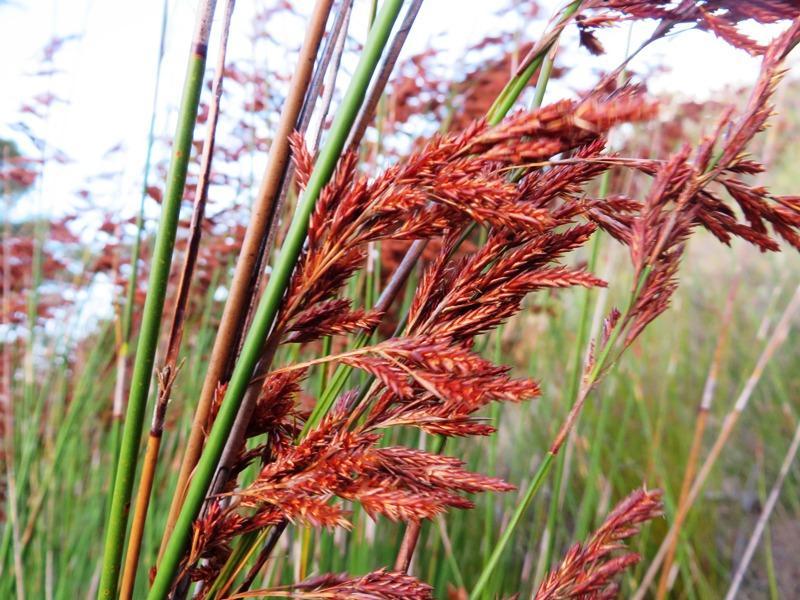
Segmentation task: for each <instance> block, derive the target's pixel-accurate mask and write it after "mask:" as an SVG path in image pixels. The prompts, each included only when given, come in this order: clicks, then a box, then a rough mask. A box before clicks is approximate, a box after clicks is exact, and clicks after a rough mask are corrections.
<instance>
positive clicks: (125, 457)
mask: <svg viewBox="0 0 800 600" xmlns="http://www.w3.org/2000/svg"><path fill="white" fill-rule="evenodd" d="M215 4H216V2H215V0H201V2H200V5H199V9H198V14H197V30H196V33H195V37H194V40H193V42H192V53H191V57H190V59H189V65H188V68H187V73H186V81H185V85H184V91H183V99H182V101H181V110H180V117H179V119H178V127H177V130H176V133H175V145H174V149H173V153H172V160H171V163H170V168H169V175H168V178H167V186H166V193H165V196H164V202H163V204H162V213H161V222H160V224H159V228H158V234H157V236H156V245H155V250H154V252H153V264H152V268H151V271H150V279H149V282H148V286H147V289H148V293H147V299H146V300H145V305H144V310H143V313H142V325H141V329H140V332H139V343H138V345H137V348H136V360H135V362H134V367H133V374H132V377H131V390H130V394H129V396H128V408H127V411H126V415H125V425H124V430H123V434H122V446H121V448H120V455H119V461H118V464H117V472H116V477H115V481H114V488H113V500H112V502H111V513H110V515H109V518H108V526H107V529H106V541H105V549H104V552H103V568H102V573H101V577H100V587H99V590H98V596H99V597H100V598H112V597H115V596H116V594H117V580H118V578H119V571H120V562H121V560H122V553H123V546H124V537H125V529H126V527H127V524H128V512H129V509H130V501H131V492H132V490H133V478H134V476H135V472H136V458H137V455H138V452H139V443H140V440H141V436H142V426H143V422H144V411H145V405H146V404H147V397H148V394H149V392H150V379H151V376H152V372H153V363H154V361H155V352H156V346H157V344H158V334H159V330H160V329H161V312H162V310H163V308H164V298H165V297H166V290H167V281H168V279H169V270H170V265H171V264H172V251H173V247H174V245H175V233H176V230H177V227H178V212H179V209H180V204H181V199H182V198H183V188H184V184H185V183H186V171H187V168H188V166H189V153H190V151H191V144H192V135H193V132H194V125H195V121H196V119H197V110H198V104H199V101H200V92H201V90H202V87H203V74H204V71H205V64H206V54H207V52H208V38H209V34H210V32H211V21H212V16H213V13H214V6H215Z"/></svg>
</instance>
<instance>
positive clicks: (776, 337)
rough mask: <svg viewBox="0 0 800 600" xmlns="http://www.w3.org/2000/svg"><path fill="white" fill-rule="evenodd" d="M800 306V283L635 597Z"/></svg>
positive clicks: (657, 564) (648, 582) (658, 564)
mask: <svg viewBox="0 0 800 600" xmlns="http://www.w3.org/2000/svg"><path fill="white" fill-rule="evenodd" d="M798 308H800V286H798V287H797V289H796V290H795V293H794V295H793V296H792V299H791V300H790V301H789V304H788V305H787V306H786V309H785V310H784V311H783V314H782V315H781V318H780V321H778V323H777V324H776V325H775V328H774V329H773V331H772V335H771V336H770V337H769V339H768V340H767V343H766V344H765V346H764V348H763V350H762V351H761V355H760V356H759V358H758V361H757V362H756V366H755V367H754V368H753V372H752V373H751V374H750V377H748V379H747V382H746V383H745V385H744V388H743V389H742V391H741V393H740V394H739V397H738V398H737V399H736V402H735V403H734V405H733V407H732V409H731V410H730V411H729V412H728V414H727V415H726V416H725V419H724V420H723V422H722V428H721V430H720V432H719V434H718V435H717V439H716V440H715V441H714V445H713V446H712V448H711V451H710V452H709V454H708V456H707V457H706V460H705V461H704V462H703V465H702V467H701V468H700V470H699V472H698V474H697V477H696V478H695V480H694V482H693V483H692V487H691V489H690V490H689V494H688V495H687V498H686V502H685V503H684V506H683V508H682V509H680V508H679V509H678V511H677V512H676V514H675V517H674V520H673V523H672V526H671V527H670V528H669V531H668V532H667V535H666V536H665V537H664V540H663V541H662V542H661V546H660V547H659V549H658V552H657V553H656V556H655V557H654V558H653V561H652V562H651V563H650V566H649V567H648V569H647V572H646V573H645V576H644V578H643V579H642V581H641V583H640V584H639V588H638V589H637V590H636V594H635V595H634V596H633V598H634V600H642V599H643V598H644V595H645V594H646V593H647V590H648V588H649V587H650V585H651V584H652V583H653V579H655V576H656V575H657V574H658V572H659V569H660V567H661V564H662V563H663V561H664V559H665V558H666V555H667V551H668V549H669V547H670V545H671V544H672V543H673V540H674V539H675V538H676V536H677V533H678V531H680V528H681V527H682V526H683V523H684V521H685V520H686V517H687V515H688V514H689V510H691V507H692V505H693V504H694V502H695V501H696V500H697V498H698V496H699V495H700V491H701V490H702V488H703V485H704V484H705V482H706V479H708V475H709V474H710V473H711V469H712V468H713V467H714V465H715V464H716V461H717V459H718V458H719V455H720V453H721V452H722V449H723V448H724V447H725V444H726V443H727V441H728V438H730V436H731V433H732V432H733V430H734V428H735V427H736V423H737V421H738V420H739V417H740V416H741V414H742V412H743V411H744V409H745V408H747V404H748V403H749V401H750V397H751V396H752V393H753V390H754V389H755V387H756V385H757V384H758V382H759V380H760V379H761V375H762V374H763V372H764V369H765V368H766V366H767V363H768V362H769V361H770V359H771V358H772V355H773V354H774V353H775V351H776V350H777V349H778V348H779V347H780V346H781V345H782V344H783V342H784V341H785V340H786V337H787V335H788V334H789V330H790V329H791V321H792V318H793V317H794V314H795V313H796V312H797V310H798Z"/></svg>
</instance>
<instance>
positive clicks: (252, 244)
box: [159, 0, 333, 559]
mask: <svg viewBox="0 0 800 600" xmlns="http://www.w3.org/2000/svg"><path fill="white" fill-rule="evenodd" d="M332 4H333V0H317V3H316V5H315V7H314V12H313V13H312V15H311V18H310V20H309V23H308V27H307V29H306V37H305V39H304V41H303V46H302V48H301V49H300V55H299V58H298V63H297V68H296V69H295V72H294V75H293V77H292V81H291V84H290V88H289V94H288V95H287V97H286V102H285V103H284V105H283V110H282V112H281V118H280V122H279V123H278V128H277V131H276V133H275V137H274V139H273V141H272V145H271V146H270V151H269V157H268V159H267V168H266V172H265V173H264V178H263V179H262V182H261V187H260V188H259V192H258V197H257V198H256V200H255V202H254V203H253V211H252V213H251V218H250V222H249V224H248V227H247V231H246V232H245V237H244V241H243V242H242V250H241V252H240V254H239V259H238V261H237V263H236V270H235V272H234V275H233V280H232V282H231V288H230V293H229V295H228V299H227V301H226V302H225V308H224V310H223V313H222V320H221V322H220V327H219V330H218V332H217V336H216V338H215V340H214V346H213V348H212V350H211V358H210V361H209V365H208V371H207V372H206V376H205V379H204V380H203V387H202V390H201V392H200V398H199V400H198V403H197V409H196V410H195V415H194V420H193V421H192V427H191V431H190V434H189V439H188V441H187V443H186V450H185V452H184V456H183V460H182V462H181V467H180V471H179V473H178V482H177V484H176V488H175V493H174V495H173V498H172V503H171V505H170V509H169V514H168V516H167V522H166V525H165V527H164V534H163V536H162V538H161V549H160V550H159V559H160V558H161V556H163V553H164V550H165V547H166V543H167V540H169V538H170V535H171V534H172V530H173V529H174V527H175V522H176V520H177V518H178V515H179V513H180V509H181V506H182V504H183V498H184V496H185V493H186V488H187V485H188V482H189V479H190V477H191V474H192V471H193V470H194V467H195V465H196V464H197V460H198V459H199V457H200V453H201V452H202V449H203V443H204V440H205V429H206V424H207V421H208V415H209V411H210V409H211V402H212V400H213V398H214V391H215V390H216V388H217V385H218V384H219V382H221V381H223V380H224V379H225V375H226V373H227V371H228V368H229V364H230V362H231V358H232V354H233V352H232V349H233V348H235V347H236V345H237V341H238V338H239V324H240V322H241V321H242V317H243V315H244V311H245V310H246V309H247V307H248V305H249V301H250V291H251V286H250V282H251V280H252V277H253V272H254V268H255V266H256V263H257V258H258V256H259V250H260V246H261V241H262V239H263V238H264V236H265V235H266V233H267V232H268V231H269V227H270V223H271V220H272V217H273V210H272V205H273V202H274V199H275V195H276V193H277V192H278V190H279V189H280V185H281V181H282V179H283V174H284V172H285V170H286V165H287V164H288V161H289V135H290V134H291V132H292V129H293V128H294V126H295V123H296V122H297V116H298V114H299V113H300V109H301V107H302V103H303V98H304V96H305V93H306V89H307V87H308V82H309V80H310V78H311V72H312V70H313V67H314V59H315V57H316V55H317V50H318V48H319V44H320V41H321V39H322V35H323V33H324V31H325V23H326V21H327V19H328V13H329V12H330V9H331V5H332Z"/></svg>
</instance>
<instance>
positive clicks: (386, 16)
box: [148, 0, 402, 600]
mask: <svg viewBox="0 0 800 600" xmlns="http://www.w3.org/2000/svg"><path fill="white" fill-rule="evenodd" d="M401 6H402V0H386V2H385V3H384V4H383V5H382V7H381V10H380V12H379V14H378V16H377V18H376V21H375V25H374V26H373V27H372V29H371V30H370V34H369V37H368V38H367V41H366V44H365V46H364V49H363V52H362V55H361V59H360V60H359V63H358V65H357V66H356V69H355V71H354V73H353V78H352V80H351V82H350V87H349V88H348V90H347V93H346V94H345V97H344V98H343V99H342V104H341V107H340V109H339V111H338V112H337V115H336V118H335V120H334V122H333V124H332V126H331V130H330V132H329V135H328V138H327V140H326V144H325V146H324V147H323V148H322V150H321V152H320V155H319V157H318V159H317V161H316V164H315V166H314V170H313V172H312V174H311V177H310V179H309V181H308V185H307V187H306V190H305V193H304V195H303V197H302V199H301V201H300V204H299V205H298V207H297V210H296V212H295V215H294V218H293V219H292V223H291V225H290V227H289V231H288V233H287V235H286V239H285V241H284V244H283V247H282V248H281V252H280V254H279V255H278V258H277V261H276V264H275V267H274V269H273V271H272V274H271V276H270V279H269V282H268V283H267V287H266V289H265V290H264V294H263V296H262V298H261V301H260V303H259V306H258V310H257V312H256V314H255V317H254V319H253V323H252V326H251V328H250V330H249V331H248V332H247V336H246V338H245V341H244V344H243V346H242V352H241V356H240V358H239V361H238V362H237V363H236V366H235V368H234V371H233V374H232V376H231V379H230V382H229V383H228V387H227V389H226V392H225V396H224V398H223V400H222V404H221V405H220V408H219V414H218V415H217V418H216V420H215V421H214V425H213V427H212V429H211V432H210V433H209V436H208V441H207V443H206V447H205V449H204V450H203V453H202V455H201V457H200V459H199V461H198V463H197V468H196V470H195V473H194V476H193V478H192V481H191V483H190V484H189V487H188V489H187V492H186V499H185V502H184V504H183V506H182V507H181V510H180V513H179V516H178V518H177V520H176V522H175V528H174V530H173V533H172V535H171V537H170V539H169V541H168V542H167V545H166V547H165V550H164V555H163V558H162V561H161V565H160V567H159V569H158V572H157V574H156V577H155V580H154V581H153V586H152V588H151V590H150V594H149V595H148V598H150V599H151V600H154V599H156V598H164V597H166V595H167V593H168V592H169V588H170V586H171V582H172V579H173V578H174V576H175V574H176V572H177V569H178V565H179V563H180V560H181V557H182V556H183V552H184V550H185V548H186V544H187V542H188V539H189V534H190V532H191V527H192V522H193V521H194V519H195V517H196V516H197V514H198V512H199V510H200V507H201V505H202V503H203V500H204V499H205V494H206V491H207V489H208V487H209V485H210V484H211V479H212V477H213V476H214V472H215V470H216V467H217V463H218V461H219V458H220V456H221V455H222V451H223V449H224V446H225V443H226V441H227V438H228V435H229V433H230V430H231V428H232V426H233V423H234V420H235V419H236V414H237V412H238V410H239V405H240V404H241V401H242V398H243V397H244V394H245V391H246V390H247V387H248V385H249V382H250V377H251V376H252V374H253V371H254V370H255V367H256V364H257V362H258V360H259V358H260V356H261V351H262V346H263V344H264V340H265V338H266V336H267V335H268V334H269V332H270V329H271V328H272V324H273V321H274V319H275V316H276V314H277V311H278V307H279V304H280V301H281V298H282V297H283V293H284V290H285V288H286V285H287V284H288V281H289V276H290V275H291V272H292V270H293V269H294V265H295V262H296V261H297V258H298V256H299V255H300V250H301V248H302V245H303V240H304V239H305V235H306V231H307V229H308V219H309V216H310V214H311V211H312V210H313V208H314V205H315V203H316V201H317V198H318V197H319V194H320V192H321V191H322V187H323V186H324V185H325V184H326V183H327V182H328V180H329V179H330V177H331V175H332V174H333V171H334V169H335V167H336V162H337V161H338V158H339V155H340V153H341V151H342V149H343V147H344V144H345V142H346V139H347V135H348V134H349V131H350V127H351V126H352V124H353V122H354V120H355V118H356V116H357V111H358V110H359V108H360V106H361V103H362V101H363V99H364V95H365V93H366V90H367V86H368V85H369V81H370V78H371V76H372V73H373V71H374V70H375V67H376V65H377V63H378V60H379V59H380V55H381V52H382V50H383V47H384V45H385V44H386V41H387V40H388V38H389V34H390V33H391V29H392V26H393V25H394V22H395V20H396V18H397V15H398V13H399V12H400V8H401Z"/></svg>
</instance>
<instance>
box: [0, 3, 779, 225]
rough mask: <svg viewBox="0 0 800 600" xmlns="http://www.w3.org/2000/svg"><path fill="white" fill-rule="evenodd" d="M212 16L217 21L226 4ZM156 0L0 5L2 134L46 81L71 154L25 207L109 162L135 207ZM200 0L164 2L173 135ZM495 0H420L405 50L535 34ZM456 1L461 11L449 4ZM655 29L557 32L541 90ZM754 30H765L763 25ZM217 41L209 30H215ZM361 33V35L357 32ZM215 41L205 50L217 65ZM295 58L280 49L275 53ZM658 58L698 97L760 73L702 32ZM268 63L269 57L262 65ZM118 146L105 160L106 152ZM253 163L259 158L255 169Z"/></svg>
mask: <svg viewBox="0 0 800 600" xmlns="http://www.w3.org/2000/svg"><path fill="white" fill-rule="evenodd" d="M218 4H219V5H220V6H219V8H218V11H217V13H218V14H217V20H219V19H220V18H221V16H220V15H221V12H222V10H221V5H222V2H221V1H220V2H218ZM253 4H254V3H253V2H252V1H251V0H240V1H239V2H238V4H237V7H236V11H235V13H234V22H233V25H232V30H231V41H230V44H229V52H228V54H229V58H232V59H234V58H237V57H246V56H248V55H249V53H251V51H252V48H251V46H250V42H249V39H248V34H249V33H250V31H251V30H252V10H253ZM294 4H295V5H296V6H297V7H298V8H299V9H300V10H301V11H308V10H310V8H311V6H312V5H313V2H312V0H300V1H297V2H295V3H294ZM369 4H370V2H369V1H368V0H355V7H356V8H355V12H354V17H353V23H352V25H351V31H352V32H354V33H355V34H356V35H357V36H358V35H360V33H359V32H361V33H363V32H366V28H367V27H366V23H367V11H368V7H369ZM540 4H542V5H543V6H544V10H543V17H547V16H549V15H550V14H552V13H553V12H554V11H555V10H556V9H557V8H558V7H559V6H560V5H561V2H559V1H554V0H545V1H543V2H541V3H540ZM162 6H163V0H136V1H132V2H131V1H111V2H109V1H102V0H29V1H25V0H9V1H7V2H5V3H0V55H1V56H3V57H4V59H3V60H1V61H0V82H2V88H0V89H1V90H2V92H0V137H2V136H4V135H8V131H9V130H8V126H9V124H12V123H15V122H17V121H18V120H19V114H20V113H19V111H20V106H21V105H23V104H24V103H25V102H27V101H28V99H29V98H31V97H32V96H34V95H36V94H37V93H40V92H42V91H44V90H46V89H48V87H52V88H54V89H56V90H57V95H58V96H59V98H60V99H61V100H63V102H62V101H61V100H60V101H58V102H56V103H54V104H53V105H52V108H51V111H50V112H49V114H48V115H47V117H46V119H44V130H43V132H42V133H43V136H44V137H45V138H46V139H47V140H48V143H49V144H50V145H51V149H54V148H58V149H60V150H63V151H64V152H65V154H67V155H68V156H69V157H71V159H72V161H73V162H71V163H69V164H66V165H63V166H53V167H50V166H48V169H46V171H45V174H44V177H43V178H42V180H41V181H40V182H39V183H38V184H37V186H38V189H37V191H36V193H34V194H29V195H28V196H26V199H25V203H26V204H25V206H24V207H20V209H21V210H25V211H30V210H34V211H38V210H41V211H45V212H55V213H58V212H59V209H60V207H65V206H67V204H68V202H69V200H68V199H69V196H70V194H71V192H72V191H74V190H76V189H79V188H81V187H83V186H84V185H85V181H86V179H87V178H88V177H91V176H93V175H96V174H97V173H101V172H104V171H106V170H109V171H115V172H119V173H120V176H118V177H115V178H114V179H113V180H111V181H109V182H107V200H106V201H107V202H108V203H109V206H110V207H113V208H118V209H119V210H121V211H125V212H128V211H130V212H131V213H132V212H133V210H135V206H137V205H138V194H139V190H140V189H141V187H140V186H141V178H142V166H143V163H144V156H145V149H146V140H147V130H148V126H149V121H150V115H151V106H152V96H153V88H154V82H155V77H154V74H155V64H156V56H157V50H158V44H159V36H160V27H161V13H162ZM195 6H196V0H169V1H168V7H169V9H168V36H167V43H166V54H165V59H164V66H163V78H162V88H161V93H160V94H159V97H158V100H157V107H158V109H157V115H158V117H157V120H156V132H157V134H159V135H163V136H165V137H166V136H168V135H170V134H171V130H172V128H173V127H174V109H175V106H176V105H177V103H178V100H179V96H180V90H181V86H182V79H183V71H184V67H185V62H186V58H187V56H188V49H189V42H190V38H191V33H192V28H193V19H194V17H193V15H194V10H195ZM496 6H497V4H496V3H494V2H487V1H486V0H425V2H424V3H423V6H422V9H421V11H420V14H419V17H418V18H417V21H416V23H415V25H414V28H413V30H412V33H411V35H410V37H409V40H408V43H407V47H406V51H405V54H406V55H409V54H411V53H416V52H419V51H422V50H423V49H425V48H426V47H428V46H429V45H434V46H435V47H438V48H444V49H446V50H447V52H448V53H449V55H450V56H452V58H453V61H454V63H455V62H457V61H458V60H459V58H460V57H461V55H462V54H463V51H464V48H465V47H467V46H468V45H469V44H470V43H472V42H476V41H478V40H480V39H481V38H482V37H483V36H485V35H489V34H492V33H495V32H498V31H500V30H501V28H505V29H506V30H507V29H508V26H509V25H511V27H512V28H519V29H520V30H521V31H522V32H523V33H522V35H524V36H529V37H530V38H531V39H535V36H536V34H537V33H539V32H541V31H542V30H543V28H544V20H539V21H537V22H531V23H509V21H508V20H507V17H506V18H505V19H506V20H504V18H502V17H498V16H497V15H496V14H495V11H496ZM454 7H457V10H453V9H454ZM279 25H280V27H278V29H279V30H280V31H281V33H282V35H284V36H286V39H288V40H291V41H292V42H293V43H295V44H299V43H300V40H301V39H302V35H303V31H302V22H301V21H299V20H298V19H294V20H289V21H287V22H286V23H285V26H284V24H283V23H281V24H279ZM650 29H651V28H650V27H649V26H648V25H646V24H639V25H637V27H636V28H635V29H634V30H632V31H629V30H628V28H621V29H615V30H613V31H609V32H603V34H602V35H601V36H600V37H601V40H602V42H603V44H604V45H605V46H606V49H607V55H606V56H605V57H602V58H599V59H598V58H595V57H591V56H590V55H589V54H588V53H587V52H586V51H584V50H578V49H576V44H575V42H574V39H566V40H564V47H565V48H569V50H570V51H569V52H564V53H562V56H560V57H559V60H558V62H559V63H560V64H562V65H564V66H566V67H569V69H570V73H571V74H570V77H569V79H568V80H567V81H566V82H565V83H563V84H560V85H555V86H552V89H550V90H548V97H547V99H553V98H554V97H556V96H559V95H568V94H569V93H570V92H571V89H570V88H573V89H579V88H581V87H584V88H585V87H588V86H589V85H591V83H592V82H593V81H595V80H596V72H597V69H601V68H610V67H612V66H615V65H616V64H618V62H619V61H620V60H621V58H623V57H624V55H625V48H626V46H627V44H628V38H629V36H630V39H631V43H632V44H633V45H634V46H635V45H636V42H637V40H642V39H645V38H646V36H647V35H648V34H649V31H650ZM749 33H751V34H754V35H756V36H757V37H764V36H765V35H766V32H765V31H763V30H760V29H752V30H750V31H749ZM55 36H59V37H60V36H76V37H75V39H74V40H73V41H71V42H69V43H67V44H66V45H65V47H64V50H63V52H61V53H60V54H59V55H58V60H57V63H56V64H57V66H58V68H59V69H60V70H61V73H60V74H58V75H54V76H52V77H53V78H52V79H48V78H47V77H41V76H34V75H33V74H34V73H36V72H37V71H38V70H39V69H40V59H41V55H42V49H43V47H44V46H45V45H46V44H47V43H48V41H49V40H50V39H51V38H53V37H55ZM212 37H213V38H216V36H215V33H214V32H212ZM362 37H363V36H362ZM214 55H215V48H214V46H213V45H212V47H211V50H210V57H211V58H210V60H209V64H213V57H214ZM287 59H288V60H290V58H289V57H286V56H276V57H274V60H276V61H285V60H287ZM657 64H662V65H665V66H667V67H668V70H666V71H664V72H659V73H657V74H655V75H654V76H653V77H652V78H651V79H650V80H649V84H650V88H651V90H653V91H655V92H660V91H663V90H672V91H680V92H681V93H682V94H685V95H687V96H689V97H695V98H699V99H704V98H708V97H713V96H714V94H715V93H718V92H719V90H721V89H723V88H724V87H725V86H730V85H743V84H747V83H749V82H752V81H753V80H754V79H755V76H756V73H757V69H758V63H757V61H756V60H754V59H752V58H750V57H748V56H747V55H746V54H745V53H744V52H742V51H738V50H734V49H731V48H729V47H727V46H726V45H725V44H724V43H722V42H721V41H719V40H716V39H715V38H714V37H713V36H712V35H710V34H707V33H702V32H694V31H692V32H685V33H682V34H680V35H677V36H673V37H671V38H669V39H666V40H662V41H660V42H658V43H657V44H655V45H654V46H652V47H651V48H649V49H648V50H647V51H646V52H645V53H644V54H643V55H641V56H639V57H637V58H636V60H635V61H634V62H633V63H632V67H633V68H634V69H636V70H640V71H650V70H651V69H652V68H653V66H654V65H657ZM265 69H269V65H265ZM120 143H121V144H122V146H121V150H120V151H119V152H117V153H115V154H113V156H112V157H109V156H108V155H107V152H108V151H109V149H111V148H113V147H115V146H117V145H118V144H120ZM257 166H258V165H255V167H257Z"/></svg>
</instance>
